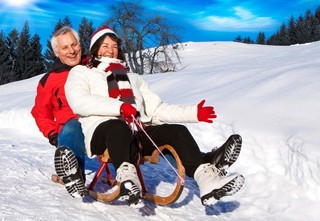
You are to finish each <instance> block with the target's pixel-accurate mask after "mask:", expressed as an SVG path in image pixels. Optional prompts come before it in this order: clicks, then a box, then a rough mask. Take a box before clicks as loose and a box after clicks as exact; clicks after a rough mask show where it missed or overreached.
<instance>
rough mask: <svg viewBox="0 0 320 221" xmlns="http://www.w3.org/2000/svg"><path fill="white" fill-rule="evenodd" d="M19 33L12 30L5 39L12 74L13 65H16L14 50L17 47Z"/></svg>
mask: <svg viewBox="0 0 320 221" xmlns="http://www.w3.org/2000/svg"><path fill="white" fill-rule="evenodd" d="M18 40H19V32H18V30H17V29H13V30H12V31H11V32H10V33H9V35H8V36H7V38H6V41H7V45H8V48H9V56H10V60H11V71H12V75H13V74H14V65H15V63H16V50H17V46H18Z"/></svg>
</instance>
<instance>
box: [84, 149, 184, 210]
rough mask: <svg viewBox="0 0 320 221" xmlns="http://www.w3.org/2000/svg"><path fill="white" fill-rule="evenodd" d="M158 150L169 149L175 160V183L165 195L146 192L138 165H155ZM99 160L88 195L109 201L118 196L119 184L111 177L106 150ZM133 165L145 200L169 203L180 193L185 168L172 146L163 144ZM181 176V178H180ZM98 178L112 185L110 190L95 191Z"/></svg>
mask: <svg viewBox="0 0 320 221" xmlns="http://www.w3.org/2000/svg"><path fill="white" fill-rule="evenodd" d="M159 151H161V152H163V151H167V152H168V151H169V153H170V154H171V155H172V156H173V158H174V160H175V162H176V167H177V168H176V176H177V179H176V183H175V187H174V188H173V190H172V191H169V192H168V193H167V195H166V196H160V195H156V194H152V193H150V192H148V190H147V187H146V185H145V182H144V179H143V173H142V171H141V168H140V166H141V165H142V164H144V163H150V164H152V165H154V166H155V165H156V164H157V163H158V162H160V157H161V156H160V154H162V153H160V152H159ZM98 159H99V161H100V162H101V166H100V168H99V169H98V171H97V172H96V174H95V176H94V178H93V180H92V182H91V184H90V186H89V187H88V192H89V195H90V196H91V197H92V198H94V199H96V200H97V201H100V202H104V203H110V202H113V201H115V200H117V199H118V198H119V196H120V184H119V183H118V182H117V181H116V180H115V179H114V178H113V176H112V174H111V171H110V169H109V166H108V164H109V163H112V162H111V161H110V158H109V153H108V150H106V151H105V152H104V154H103V155H101V156H99V158H98ZM135 167H136V169H137V174H138V177H139V180H140V183H141V187H142V198H143V199H145V200H148V201H150V202H153V203H155V204H157V205H163V206H165V205H169V204H171V203H174V202H175V201H176V200H177V199H178V198H179V197H180V195H181V192H182V190H183V187H184V183H183V181H182V180H184V179H185V169H184V167H183V165H182V163H181V160H180V158H179V156H178V154H177V153H176V151H175V150H174V149H173V148H172V146H170V145H163V146H160V147H158V148H157V149H155V150H154V151H153V153H152V155H151V156H144V157H141V158H140V159H139V160H137V162H136V164H135ZM104 171H105V172H106V175H107V176H106V177H103V176H102V175H103V173H104ZM181 178H182V180H181ZM98 180H101V181H103V183H106V184H107V185H110V187H112V188H111V189H110V190H111V191H107V192H105V193H102V192H98V191H95V190H94V188H95V186H96V184H97V182H98Z"/></svg>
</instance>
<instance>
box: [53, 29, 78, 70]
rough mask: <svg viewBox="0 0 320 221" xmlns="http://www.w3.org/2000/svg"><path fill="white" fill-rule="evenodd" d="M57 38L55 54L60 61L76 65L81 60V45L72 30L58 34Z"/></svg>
mask: <svg viewBox="0 0 320 221" xmlns="http://www.w3.org/2000/svg"><path fill="white" fill-rule="evenodd" d="M56 40H57V49H58V50H57V51H55V55H56V56H57V57H58V58H59V59H60V61H61V62H62V63H64V64H66V65H68V66H72V67H73V66H76V65H78V64H79V63H80V60H81V47H80V44H79V43H78V41H77V39H76V38H75V37H74V35H73V34H72V32H67V33H66V34H63V35H59V36H57V38H56Z"/></svg>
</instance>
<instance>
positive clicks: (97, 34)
mask: <svg viewBox="0 0 320 221" xmlns="http://www.w3.org/2000/svg"><path fill="white" fill-rule="evenodd" d="M107 33H112V34H115V35H116V36H117V34H116V33H115V32H114V31H112V29H111V28H110V27H109V26H107V25H104V26H101V27H99V28H98V29H97V30H96V31H95V32H93V34H92V35H91V41H90V50H91V48H92V46H93V45H94V43H96V41H97V40H98V39H99V38H100V37H101V36H102V35H104V34H107Z"/></svg>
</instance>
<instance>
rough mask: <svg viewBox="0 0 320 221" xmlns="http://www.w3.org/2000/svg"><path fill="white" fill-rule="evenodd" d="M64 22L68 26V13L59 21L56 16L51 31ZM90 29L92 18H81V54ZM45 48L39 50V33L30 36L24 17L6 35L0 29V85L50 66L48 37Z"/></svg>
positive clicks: (45, 69)
mask: <svg viewBox="0 0 320 221" xmlns="http://www.w3.org/2000/svg"><path fill="white" fill-rule="evenodd" d="M64 25H68V26H70V27H72V24H71V21H70V19H69V18H68V17H65V18H64V20H63V21H61V20H60V19H59V21H58V22H57V24H56V26H55V28H54V30H53V31H52V34H53V33H54V32H55V31H56V30H58V29H59V28H61V27H62V26H64ZM92 33H93V27H92V22H89V21H88V20H87V19H86V18H83V19H82V21H81V23H80V25H79V36H80V39H81V46H82V52H83V54H86V53H87V52H88V51H87V50H88V48H89V46H88V45H89V43H90V36H91V34H92ZM52 34H51V35H52ZM50 38H51V36H50ZM47 48H48V49H47V50H46V51H45V52H44V54H42V45H41V43H40V37H39V35H38V34H35V35H33V36H32V37H31V36H30V32H29V25H28V22H27V21H26V22H25V24H24V26H23V29H22V31H21V33H19V32H18V30H17V29H13V30H12V31H11V32H10V33H9V34H8V36H5V34H4V32H3V31H0V85H1V84H6V83H9V82H13V81H18V80H23V79H27V78H30V77H34V76H36V75H39V74H42V73H45V72H46V71H48V70H50V68H51V65H52V63H53V61H54V59H55V55H54V53H53V50H52V48H51V44H50V40H48V41H47Z"/></svg>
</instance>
